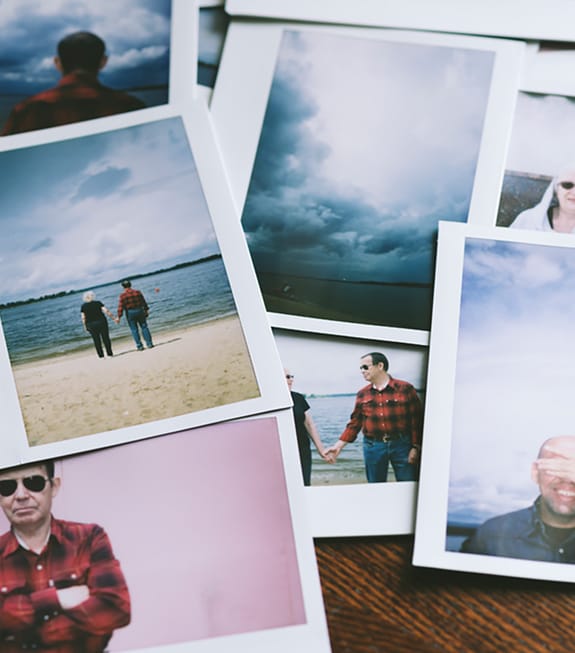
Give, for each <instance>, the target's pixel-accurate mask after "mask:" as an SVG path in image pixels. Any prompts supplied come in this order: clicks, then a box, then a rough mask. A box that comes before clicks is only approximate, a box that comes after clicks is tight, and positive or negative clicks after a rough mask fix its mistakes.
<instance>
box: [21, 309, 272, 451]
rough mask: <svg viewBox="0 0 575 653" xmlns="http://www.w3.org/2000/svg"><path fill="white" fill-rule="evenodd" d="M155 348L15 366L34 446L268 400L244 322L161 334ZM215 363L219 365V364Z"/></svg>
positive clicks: (122, 346)
mask: <svg viewBox="0 0 575 653" xmlns="http://www.w3.org/2000/svg"><path fill="white" fill-rule="evenodd" d="M152 338H153V340H154V348H153V349H145V350H144V351H138V350H137V349H136V345H135V343H134V341H133V340H132V339H131V337H122V338H117V339H112V349H113V351H114V356H113V357H105V358H98V356H97V354H96V351H95V348H94V347H93V346H92V347H91V348H90V349H88V350H85V351H81V352H70V353H68V354H64V355H61V356H51V357H49V358H45V359H42V360H37V361H33V362H25V363H21V364H18V365H13V367H12V371H13V375H14V379H15V382H16V388H17V391H18V397H19V401H20V408H21V411H22V415H23V418H24V424H25V427H26V433H27V437H28V442H29V444H30V446H35V445H39V444H46V443H49V442H56V441H61V440H66V439H69V438H74V437H80V436H83V435H91V434H94V433H100V432H105V431H112V430H116V429H119V428H125V427H128V426H134V425H137V424H142V423H146V422H151V421H156V420H160V419H165V418H168V417H174V416H178V415H184V414H186V413H192V412H197V411H200V410H205V409H208V408H214V407H217V406H222V405H226V404H230V403H235V402H238V401H242V400H245V399H251V398H253V397H257V396H259V395H260V392H259V388H258V387H257V381H256V378H255V374H254V371H253V368H252V364H251V359H250V356H249V351H248V348H247V345H246V343H245V339H244V335H243V329H242V326H241V323H240V320H239V317H238V316H237V315H232V316H228V317H223V318H218V319H215V320H212V321H210V322H204V323H202V324H197V325H193V326H190V327H186V328H183V329H174V330H171V331H163V332H162V331H158V332H156V333H154V331H153V330H152ZM214 361H216V362H217V364H214Z"/></svg>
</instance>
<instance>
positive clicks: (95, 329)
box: [80, 290, 118, 358]
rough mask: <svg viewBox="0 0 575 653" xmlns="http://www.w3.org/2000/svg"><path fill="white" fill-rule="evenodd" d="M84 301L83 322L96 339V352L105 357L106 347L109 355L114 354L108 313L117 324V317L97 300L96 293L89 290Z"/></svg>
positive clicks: (81, 312) (94, 339) (93, 338)
mask: <svg viewBox="0 0 575 653" xmlns="http://www.w3.org/2000/svg"><path fill="white" fill-rule="evenodd" d="M83 299H84V303H83V304H82V308H81V309H80V314H81V316H82V324H83V325H84V329H85V330H86V331H87V332H88V333H89V334H90V335H91V336H92V340H93V341H94V346H95V347H96V352H97V353H98V356H99V357H100V358H104V348H103V347H102V344H103V345H104V347H105V348H106V353H107V354H108V356H113V355H114V354H113V353H112V343H111V342H110V333H109V331H108V320H107V319H106V315H107V316H108V317H109V318H110V319H112V320H114V322H116V324H117V323H118V320H117V318H115V317H114V316H113V315H112V313H110V311H109V310H108V309H107V308H106V307H105V306H104V304H102V302H99V301H97V300H96V295H95V294H94V293H93V292H92V291H91V290H88V291H86V292H85V293H84V297H83Z"/></svg>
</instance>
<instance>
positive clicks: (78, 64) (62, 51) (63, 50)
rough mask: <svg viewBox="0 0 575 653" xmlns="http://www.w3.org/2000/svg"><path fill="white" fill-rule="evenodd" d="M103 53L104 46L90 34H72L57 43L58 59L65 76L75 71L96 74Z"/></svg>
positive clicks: (104, 50)
mask: <svg viewBox="0 0 575 653" xmlns="http://www.w3.org/2000/svg"><path fill="white" fill-rule="evenodd" d="M105 53H106V44H105V43H104V41H102V39H101V38H100V37H99V36H96V35H95V34H92V33H91V32H74V33H73V34H68V36H65V37H64V38H63V39H62V40H61V41H60V42H59V43H58V57H59V59H60V64H61V66H62V70H63V72H64V73H65V74H68V73H71V72H73V71H75V70H85V71H88V72H91V73H97V72H98V71H99V70H100V68H101V67H102V63H103V61H104V55H105Z"/></svg>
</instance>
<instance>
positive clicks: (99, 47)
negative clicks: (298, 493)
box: [2, 32, 146, 136]
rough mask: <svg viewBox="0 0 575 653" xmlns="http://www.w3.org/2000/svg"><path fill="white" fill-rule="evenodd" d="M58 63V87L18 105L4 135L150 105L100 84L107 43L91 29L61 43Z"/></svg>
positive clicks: (56, 61)
mask: <svg viewBox="0 0 575 653" xmlns="http://www.w3.org/2000/svg"><path fill="white" fill-rule="evenodd" d="M57 50H58V56H56V57H54V65H55V66H56V68H57V69H58V71H59V72H60V73H61V75H62V78H61V79H60V81H59V83H58V85H57V86H55V87H54V88H50V89H48V90H46V91H42V92H41V93H38V94H36V95H33V96H32V97H30V98H28V99H26V100H24V101H23V102H20V104H17V105H16V106H15V107H14V108H13V109H12V111H11V113H10V115H9V116H8V120H7V121H6V124H5V126H4V128H3V130H2V135H3V136H7V135H9V134H19V133H21V132H28V131H33V130H35V129H45V128H47V127H57V126H60V125H67V124H70V123H73V122H80V121H82V120H91V119H93V118H101V117H103V116H111V115H114V114H117V113H125V112H127V111H134V110H136V109H143V108H144V107H145V106H146V105H145V104H144V103H143V102H142V101H141V100H140V99H138V98H136V97H134V96H133V95H129V94H128V93H124V92H123V91H116V90H114V89H111V88H108V87H107V86H104V85H102V84H100V82H99V81H98V73H99V72H100V70H102V68H104V66H105V65H106V64H107V63H108V57H107V55H106V44H105V43H104V41H103V40H102V39H101V38H100V37H99V36H96V35H95V34H91V33H90V32H74V33H72V34H69V35H68V36H66V37H64V38H63V39H62V40H61V41H60V42H59V43H58V47H57Z"/></svg>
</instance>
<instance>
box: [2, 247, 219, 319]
mask: <svg viewBox="0 0 575 653" xmlns="http://www.w3.org/2000/svg"><path fill="white" fill-rule="evenodd" d="M219 258H222V255H221V254H212V255H211V256H204V258H199V259H196V260H195V261H187V262H185V263H177V264H176V265H172V266H171V267H168V268H160V269H159V270H154V271H153V272H144V273H143V274H133V275H130V276H126V277H122V278H121V279H118V280H116V281H108V282H106V283H101V284H99V285H98V286H88V287H86V288H80V289H78V290H61V291H60V292H55V293H50V294H47V295H42V296H41V297H30V298H29V299H19V300H17V301H14V302H6V303H4V304H0V309H3V308H14V307H15V306H24V305H25V304H34V303H35V302H42V301H44V300H45V299H57V298H58V297H65V296H66V295H75V294H77V293H83V292H85V291H86V290H93V289H94V288H103V287H104V286H110V285H112V284H114V283H118V284H119V283H120V282H121V281H122V280H123V279H130V280H133V279H142V278H143V277H151V276H152V275H153V274H161V273H162V272H171V271H172V270H179V269H180V268H188V267H190V266H192V265H198V264H199V263H207V262H208V261H214V260H216V259H219Z"/></svg>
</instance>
